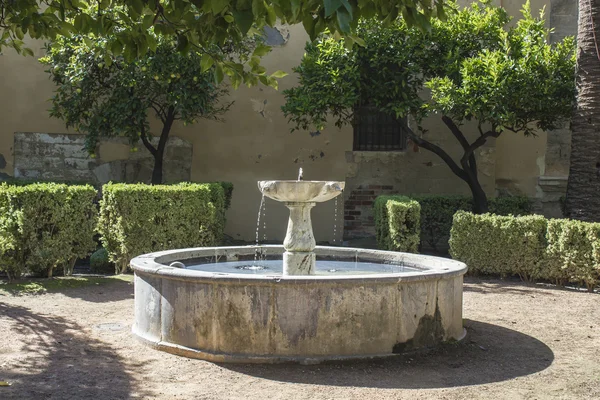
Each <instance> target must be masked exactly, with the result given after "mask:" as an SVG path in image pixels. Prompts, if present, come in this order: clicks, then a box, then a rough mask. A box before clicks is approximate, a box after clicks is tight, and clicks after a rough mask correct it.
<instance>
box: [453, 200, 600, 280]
mask: <svg viewBox="0 0 600 400" xmlns="http://www.w3.org/2000/svg"><path fill="white" fill-rule="evenodd" d="M450 254H451V255H452V257H453V258H455V259H457V260H460V261H463V262H465V263H466V264H467V265H468V266H469V271H470V272H475V273H484V274H499V275H502V276H506V275H519V276H520V277H522V278H523V279H526V280H532V279H543V280H548V281H552V282H555V283H557V284H564V283H566V282H574V283H578V284H584V285H585V286H587V288H588V289H589V290H592V289H593V288H594V287H595V286H596V285H597V284H598V282H600V224H598V223H588V222H582V221H574V220H568V219H551V220H547V219H545V218H544V217H542V216H538V215H531V216H523V217H512V216H498V215H491V214H483V215H474V214H471V213H469V212H464V211H460V212H457V213H456V215H455V216H454V222H453V226H452V233H451V238H450Z"/></svg>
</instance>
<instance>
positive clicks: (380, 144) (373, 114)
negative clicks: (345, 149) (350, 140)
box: [353, 106, 408, 151]
mask: <svg viewBox="0 0 600 400" xmlns="http://www.w3.org/2000/svg"><path fill="white" fill-rule="evenodd" d="M406 124H407V120H406V118H402V119H397V118H395V117H393V116H391V115H389V114H386V113H383V112H381V111H377V110H376V109H375V108H373V107H368V106H357V107H355V108H354V124H353V126H354V144H353V150H354V151H403V150H406V146H407V134H406V131H407V129H408V127H407V125H406Z"/></svg>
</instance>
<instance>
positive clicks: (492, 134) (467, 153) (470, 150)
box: [460, 131, 502, 166]
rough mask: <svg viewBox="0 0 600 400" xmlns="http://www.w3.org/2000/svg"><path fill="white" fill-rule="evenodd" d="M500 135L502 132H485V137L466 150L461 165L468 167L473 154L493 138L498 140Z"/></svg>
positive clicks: (478, 139) (481, 137)
mask: <svg viewBox="0 0 600 400" xmlns="http://www.w3.org/2000/svg"><path fill="white" fill-rule="evenodd" d="M500 133H502V132H496V131H487V132H485V133H484V134H483V135H481V136H479V137H478V138H477V139H476V140H475V141H474V142H473V143H472V144H471V145H470V146H469V147H468V148H467V149H466V150H465V154H463V156H462V158H461V160H460V163H461V165H463V166H464V165H466V164H467V161H468V159H469V157H471V156H473V152H474V151H475V150H477V149H478V148H480V147H481V146H483V145H484V144H485V142H486V141H487V140H488V139H489V138H491V137H493V138H497V137H498V136H500Z"/></svg>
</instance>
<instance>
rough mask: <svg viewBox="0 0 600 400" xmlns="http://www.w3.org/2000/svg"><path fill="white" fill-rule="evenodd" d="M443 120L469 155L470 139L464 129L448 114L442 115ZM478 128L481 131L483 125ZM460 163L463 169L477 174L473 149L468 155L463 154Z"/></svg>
mask: <svg viewBox="0 0 600 400" xmlns="http://www.w3.org/2000/svg"><path fill="white" fill-rule="evenodd" d="M442 121H443V122H444V123H445V124H446V126H447V127H448V129H450V132H452V134H453V135H454V137H455V138H456V140H458V142H459V143H460V145H461V146H462V148H463V149H464V151H465V155H467V152H468V151H469V148H470V144H469V141H468V140H467V138H466V137H465V135H464V134H463V133H462V131H461V130H460V128H459V127H458V125H456V124H455V123H454V121H452V119H451V118H450V117H448V116H446V115H442ZM478 128H479V131H480V133H481V125H479V126H478ZM482 136H483V133H482ZM460 165H462V167H463V169H464V170H465V171H466V172H467V173H470V174H475V175H476V174H477V161H476V160H475V154H473V151H471V152H470V154H469V155H468V156H466V157H465V156H463V158H462V159H461V160H460Z"/></svg>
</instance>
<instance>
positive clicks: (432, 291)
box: [131, 246, 467, 363]
mask: <svg viewBox="0 0 600 400" xmlns="http://www.w3.org/2000/svg"><path fill="white" fill-rule="evenodd" d="M256 249H257V247H255V246H244V247H214V248H206V247H203V248H197V249H182V250H170V251H163V252H158V253H152V254H147V255H143V256H139V257H136V258H134V259H133V260H132V261H131V266H132V268H133V270H134V271H135V323H134V326H133V333H134V334H135V335H137V336H138V337H139V338H140V339H142V340H144V341H145V342H147V343H148V344H150V345H152V346H153V347H155V348H157V349H160V350H164V351H168V352H170V353H174V354H179V355H184V356H188V357H193V358H200V359H205V360H210V361H216V362H256V363H276V362H288V361H293V362H301V363H316V362H321V361H325V360H339V359H354V358H373V357H385V356H390V355H394V354H397V353H402V352H405V351H411V350H415V349H419V348H424V347H430V346H435V345H437V344H439V343H441V342H444V341H449V340H460V339H462V337H463V336H464V329H463V326H462V284H463V275H464V273H465V272H466V270H467V267H466V265H465V264H464V263H461V262H458V261H454V260H449V259H444V258H438V257H431V256H424V255H418V254H408V253H398V252H390V251H379V250H364V249H352V248H339V247H321V246H317V247H316V248H315V253H316V255H317V265H316V271H315V274H314V275H305V276H286V275H282V274H281V272H280V268H281V257H282V254H283V252H284V251H285V250H284V248H283V246H261V247H259V250H260V252H261V256H260V258H259V260H258V261H255V250H256ZM174 262H181V263H183V265H185V268H180V267H175V266H169V265H170V264H172V263H174ZM174 265H180V264H174Z"/></svg>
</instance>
